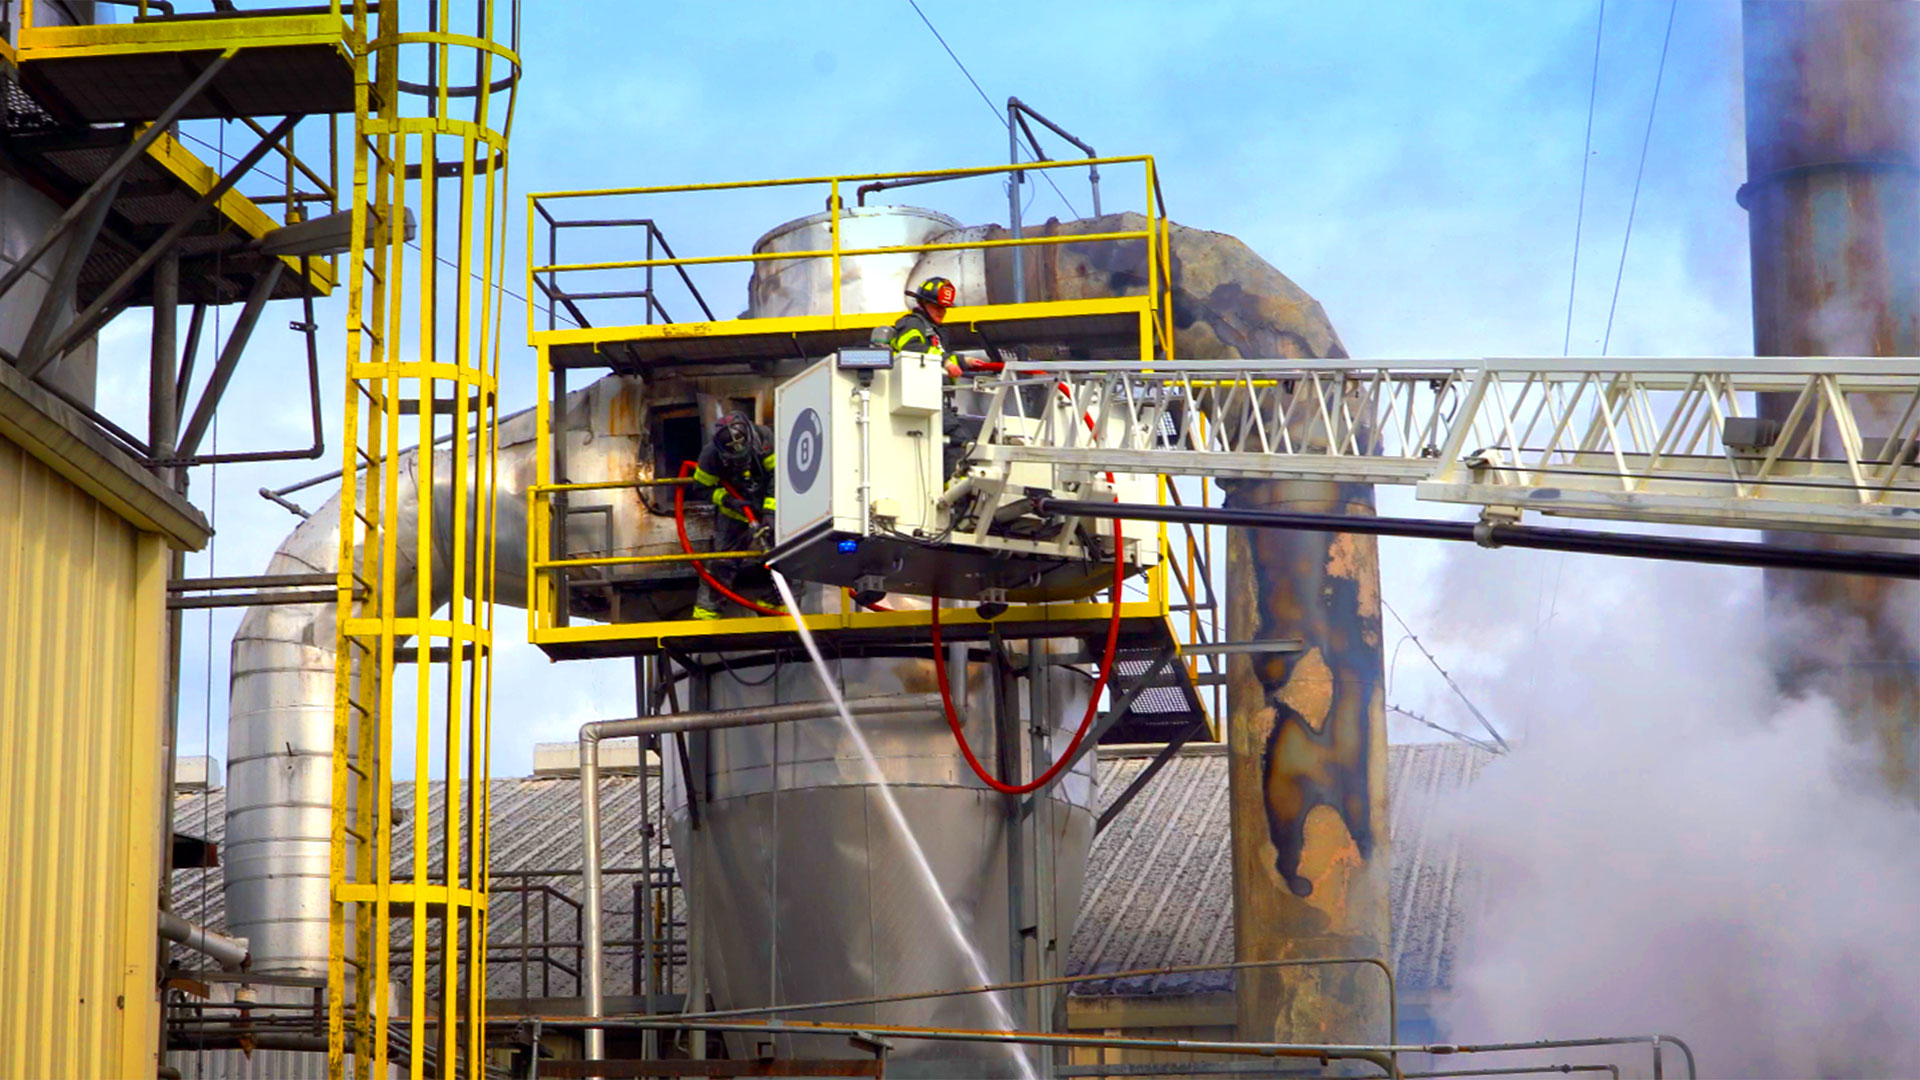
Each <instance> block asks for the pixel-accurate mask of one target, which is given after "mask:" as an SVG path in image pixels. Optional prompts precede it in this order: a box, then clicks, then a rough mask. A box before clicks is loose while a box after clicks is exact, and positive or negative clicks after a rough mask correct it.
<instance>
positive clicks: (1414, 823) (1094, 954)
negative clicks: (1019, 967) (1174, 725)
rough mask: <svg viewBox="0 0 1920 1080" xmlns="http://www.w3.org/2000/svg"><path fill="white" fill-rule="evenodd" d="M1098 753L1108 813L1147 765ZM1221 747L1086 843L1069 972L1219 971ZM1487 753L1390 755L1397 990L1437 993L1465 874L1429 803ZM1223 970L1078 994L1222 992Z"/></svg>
mask: <svg viewBox="0 0 1920 1080" xmlns="http://www.w3.org/2000/svg"><path fill="white" fill-rule="evenodd" d="M1156 749H1157V748H1147V749H1146V751H1145V752H1144V753H1141V754H1134V755H1128V754H1123V753H1115V752H1111V751H1110V750H1109V749H1108V748H1105V747H1103V748H1102V750H1101V755H1102V760H1101V762H1100V807H1101V809H1102V810H1105V809H1106V808H1107V806H1109V805H1110V804H1111V803H1112V800H1113V799H1114V798H1115V797H1116V796H1118V795H1119V793H1120V792H1121V791H1122V790H1124V789H1125V788H1126V786H1127V784H1128V783H1129V782H1131V781H1132V780H1133V778H1134V777H1136V776H1138V775H1139V774H1140V771H1141V770H1142V769H1144V768H1146V766H1147V765H1148V763H1149V762H1150V761H1151V760H1152V758H1153V754H1154V753H1155V750H1156ZM1225 750H1226V748H1225V747H1224V746H1221V745H1219V744H1210V745H1201V746H1193V747H1188V748H1185V749H1183V750H1182V751H1181V753H1180V754H1179V755H1178V756H1177V757H1175V758H1174V760H1172V761H1170V762H1168V763H1167V766H1166V768H1165V769H1163V770H1162V771H1161V773H1160V775H1159V776H1157V777H1155V778H1154V780H1153V782H1152V783H1151V784H1150V785H1148V787H1147V788H1146V789H1145V790H1143V791H1142V792H1141V793H1140V795H1139V796H1138V797H1137V798H1135V799H1134V800H1133V802H1131V803H1129V804H1128V805H1127V807H1126V808H1125V809H1124V810H1122V811H1121V813H1120V815H1119V816H1118V817H1116V818H1115V819H1114V820H1113V821H1112V822H1111V823H1110V824H1109V825H1108V826H1107V828H1106V830H1105V831H1103V832H1101V834H1100V835H1099V836H1097V837H1095V838H1094V842H1093V851H1092V853H1091V855H1090V857H1089V858H1088V860H1087V886H1086V892H1085V894H1084V896H1083V898H1082V899H1081V902H1080V921H1079V924H1078V926H1077V928H1076V929H1075V932H1074V936H1073V943H1072V945H1071V947H1070V948H1069V950H1068V953H1067V965H1068V966H1067V970H1068V971H1069V972H1071V973H1076V974H1080V973H1093V972H1100V971H1126V970H1131V969H1135V968H1150V967H1178V966H1183V965H1189V964H1217V963H1225V962H1227V961H1230V960H1232V959H1233V862H1232V852H1233V846H1232V840H1231V838H1230V836H1229V832H1228V829H1229V824H1228V804H1227V757H1226V753H1225ZM1487 760H1488V755H1487V754H1486V753H1484V752H1482V751H1480V750H1476V749H1474V748H1473V747H1470V746H1467V745H1465V744H1463V743H1433V744H1414V745H1407V746H1393V747H1389V748H1388V752H1387V797H1388V804H1389V807H1390V810H1389V824H1388V829H1389V844H1390V847H1391V857H1392V860H1393V866H1392V879H1391V885H1390V886H1389V887H1390V889H1391V899H1392V911H1393V916H1392V917H1393V928H1394V940H1393V965H1394V971H1395V973H1396V975H1397V976H1398V979H1399V983H1400V987H1401V988H1402V989H1403V990H1412V989H1431V988H1434V987H1442V986H1445V985H1447V979H1448V978H1449V977H1450V975H1451V964H1452V958H1453V945H1454V943H1455V941H1456V940H1457V938H1458V931H1459V929H1460V925H1461V917H1462V910H1461V902H1460V901H1461V898H1462V896H1463V889H1462V888H1461V885H1462V882H1463V878H1464V875H1465V869H1464V867H1463V866H1462V864H1461V860H1460V852H1459V847H1458V845H1457V844H1456V843H1455V842H1454V841H1453V840H1452V839H1451V838H1449V837H1446V836H1443V835H1441V834H1440V832H1439V831H1438V830H1437V829H1434V828H1432V827H1431V826H1432V824H1433V811H1434V805H1435V798H1434V797H1435V796H1436V795H1439V794H1443V793H1445V792H1449V791H1457V790H1459V789H1460V788H1463V787H1465V786H1466V785H1467V784H1469V783H1471V782H1472V781H1473V778H1474V777H1476V776H1478V775H1479V773H1480V769H1481V768H1482V767H1483V766H1484V765H1485V764H1486V761H1487ZM1232 988H1233V975H1232V973H1231V972H1224V971H1221V972H1204V973H1200V974H1195V975H1183V976H1166V977H1158V978H1151V979H1130V980H1123V981H1118V982H1105V983H1092V984H1087V985H1084V986H1081V987H1079V988H1077V990H1076V992H1077V993H1080V994H1087V995H1110V994H1111V995H1121V994H1126V995H1139V994H1147V995H1166V994H1193V993H1211V992H1219V991H1226V990H1231V989H1232Z"/></svg>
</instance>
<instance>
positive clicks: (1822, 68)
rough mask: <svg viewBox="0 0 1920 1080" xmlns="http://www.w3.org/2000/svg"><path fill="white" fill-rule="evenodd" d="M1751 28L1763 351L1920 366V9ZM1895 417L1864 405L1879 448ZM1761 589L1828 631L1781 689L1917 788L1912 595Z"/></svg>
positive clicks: (1816, 14) (1839, 6)
mask: <svg viewBox="0 0 1920 1080" xmlns="http://www.w3.org/2000/svg"><path fill="white" fill-rule="evenodd" d="M1743 30H1744V39H1745V40H1744V44H1745V75H1746V107H1747V183H1746V184H1745V185H1743V186H1742V187H1741V189H1740V194H1739V199H1740V204H1741V205H1742V206H1743V207H1745V208H1746V209H1747V211H1748V237H1749V243H1750V248H1751V252H1752V259H1753V338H1754V352H1755V353H1756V354H1757V355H1760V356H1847V355H1854V356H1859V355H1865V356H1913V355H1916V354H1920V241H1916V237H1920V5H1916V4H1912V3H1905V2H1897V0H1855V2H1851V3H1821V2H1798V0H1793V2H1789V0H1747V3H1746V4H1745V6H1744V9H1743ZM1768 397H1770V398H1776V399H1777V398H1778V397H1780V395H1768ZM1789 405H1790V401H1782V400H1765V401H1762V402H1761V409H1762V412H1763V413H1764V414H1766V415H1769V416H1772V417H1774V418H1775V419H1784V418H1785V415H1786V411H1787V408H1788V406H1789ZM1901 407H1902V404H1901V403H1899V402H1884V401H1877V400H1871V399H1856V400H1855V401H1854V408H1855V410H1856V412H1857V413H1858V414H1859V415H1860V417H1861V428H1862V435H1863V437H1864V438H1865V439H1866V441H1867V443H1868V446H1869V448H1870V450H1871V448H1872V445H1873V441H1874V437H1875V436H1876V435H1884V434H1885V431H1886V429H1887V428H1886V426H1882V427H1881V428H1880V430H1878V431H1876V430H1875V426H1874V422H1873V421H1874V418H1875V417H1876V415H1878V414H1880V413H1885V412H1889V411H1891V412H1893V414H1894V415H1897V410H1899V409H1900V408H1901ZM1890 418H1891V417H1882V418H1881V419H1882V421H1883V424H1884V421H1885V420H1887V419H1890ZM1783 437H1784V435H1783ZM1832 437H1833V436H1832V433H1831V432H1828V433H1827V434H1826V435H1825V436H1823V438H1825V439H1827V440H1829V441H1830V440H1831V439H1832ZM1826 453H1829V454H1834V455H1836V456H1837V449H1836V448H1833V447H1831V446H1829V448H1828V449H1827V450H1826ZM1783 539H1784V538H1783ZM1792 539H1793V541H1794V542H1812V543H1819V544H1823V545H1825V546H1830V547H1836V548H1846V547H1853V548H1863V547H1866V546H1868V545H1869V544H1870V543H1873V542H1870V541H1865V540H1861V539H1858V538H1845V537H1793V538H1792ZM1875 546H1880V545H1875ZM1766 580H1767V592H1768V599H1769V608H1770V610H1771V611H1772V612H1774V616H1775V621H1776V622H1782V623H1784V622H1785V618H1784V616H1785V615H1786V614H1787V613H1789V612H1795V611H1800V612H1810V613H1813V614H1814V615H1815V616H1816V619H1817V626H1816V628H1815V632H1812V633H1809V632H1807V630H1806V628H1801V629H1798V630H1789V631H1787V632H1785V633H1782V634H1780V635H1779V636H1781V637H1782V638H1788V637H1790V638H1791V640H1781V641H1780V642H1779V643H1778V644H1777V646H1776V648H1777V650H1778V654H1779V655H1778V656H1777V657H1776V664H1775V667H1776V670H1777V671H1778V672H1779V673H1780V675H1781V677H1782V679H1783V681H1784V682H1785V684H1786V688H1787V689H1788V690H1789V691H1790V692H1800V691H1812V690H1819V691H1822V692H1825V693H1827V694H1829V695H1831V696H1832V697H1833V698H1834V700H1835V701H1836V702H1837V703H1839V705H1840V708H1841V711H1842V713H1843V714H1844V715H1845V716H1846V717H1847V720H1848V722H1849V723H1850V724H1851V725H1852V730H1853V734H1854V735H1855V736H1856V737H1860V738H1866V739H1872V740H1873V741H1874V742H1875V743H1876V744H1877V746H1878V749H1879V751H1880V760H1881V763H1882V766H1883V770H1884V773H1885V775H1886V778H1887V780H1888V782H1889V783H1890V784H1891V785H1892V786H1893V787H1894V788H1895V789H1904V790H1907V791H1912V790H1913V789H1914V786H1915V766H1916V760H1915V752H1914V745H1913V740H1914V732H1915V727H1914V717H1916V716H1920V663H1916V656H1915V652H1914V648H1913V646H1912V644H1911V642H1910V637H1911V630H1910V629H1909V628H1908V626H1907V624H1909V623H1911V621H1912V620H1911V618H1910V614H1909V613H1911V612H1912V611H1914V610H1915V608H1914V607H1913V606H1912V605H1913V601H1914V596H1913V593H1912V587H1911V586H1909V585H1904V584H1898V583H1892V582H1883V581H1876V580H1873V579H1870V578H1863V577H1845V576H1839V575H1822V574H1805V573H1793V572H1769V573H1768V575H1767V579H1766Z"/></svg>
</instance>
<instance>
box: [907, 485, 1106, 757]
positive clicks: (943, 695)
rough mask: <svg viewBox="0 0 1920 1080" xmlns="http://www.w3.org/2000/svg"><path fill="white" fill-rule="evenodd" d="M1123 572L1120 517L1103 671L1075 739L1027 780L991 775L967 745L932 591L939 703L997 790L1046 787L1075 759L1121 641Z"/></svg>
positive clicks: (937, 603) (966, 747) (937, 599)
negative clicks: (956, 710)
mask: <svg viewBox="0 0 1920 1080" xmlns="http://www.w3.org/2000/svg"><path fill="white" fill-rule="evenodd" d="M1123 578H1124V575H1123V573H1122V570H1121V560H1120V521H1119V519H1117V518H1116V519H1114V522H1113V615H1112V616H1111V617H1110V618H1109V619H1108V620H1107V649H1106V653H1105V655H1103V656H1102V657H1101V658H1100V675H1099V677H1098V678H1096V679H1095V680H1094V683H1093V696H1092V697H1090V698H1088V699H1087V715H1085V716H1083V717H1081V718H1080V727H1079V728H1078V729H1076V730H1075V731H1074V733H1073V741H1072V742H1070V743H1068V744H1067V752H1066V753H1064V754H1061V755H1060V759H1059V760H1058V761H1055V762H1054V763H1053V766H1052V767H1051V768H1049V769H1048V770H1047V771H1046V772H1043V773H1041V774H1040V775H1039V776H1036V777H1034V778H1033V779H1032V780H1031V781H1029V782H1027V783H1025V784H1008V783H1004V782H1002V781H1000V780H997V779H995V778H994V777H992V776H990V775H988V773H987V770H986V769H985V768H984V767H983V766H982V765H981V764H980V759H979V758H977V757H975V756H973V747H971V746H969V745H967V733H966V732H965V731H963V730H961V728H960V718H959V717H958V716H956V715H955V714H954V711H953V695H952V692H951V691H949V690H948V689H947V658H946V651H945V650H944V649H942V648H941V647H940V594H939V593H938V592H936V593H934V594H933V626H932V628H933V675H934V680H935V681H936V682H938V683H939V684H940V704H941V706H942V707H943V708H944V709H945V710H946V713H947V726H948V727H949V728H952V729H953V739H954V741H955V742H957V743H959V744H960V753H961V754H962V755H963V756H965V757H966V759H967V765H968V766H969V767H971V768H972V769H973V775H975V776H977V777H979V778H980V780H981V782H982V783H984V784H986V785H987V786H988V787H990V788H992V789H993V790H995V791H998V792H1000V793H1002V794H1005V795H1025V794H1027V793H1028V792H1030V791H1037V790H1039V789H1040V788H1042V787H1045V786H1046V785H1047V784H1048V783H1049V782H1051V781H1052V780H1053V778H1054V777H1056V776H1058V775H1060V771H1061V770H1062V769H1065V768H1066V767H1067V766H1068V765H1070V764H1072V763H1073V754H1074V751H1076V750H1078V749H1080V740H1082V739H1084V738H1086V737H1087V731H1088V730H1089V729H1091V728H1092V727H1093V717H1094V714H1095V713H1097V712H1098V711H1099V709H1100V692H1101V691H1102V690H1105V689H1106V688H1107V676H1108V675H1109V674H1111V673H1112V672H1113V651H1114V646H1116V645H1118V644H1119V642H1120V584H1121V581H1122V580H1123Z"/></svg>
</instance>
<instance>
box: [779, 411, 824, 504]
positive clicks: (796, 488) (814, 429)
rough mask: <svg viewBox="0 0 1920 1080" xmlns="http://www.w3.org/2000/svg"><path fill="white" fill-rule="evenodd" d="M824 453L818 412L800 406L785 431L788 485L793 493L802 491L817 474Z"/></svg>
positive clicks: (803, 492)
mask: <svg viewBox="0 0 1920 1080" xmlns="http://www.w3.org/2000/svg"><path fill="white" fill-rule="evenodd" d="M824 456H826V444H825V442H824V441H823V437H822V435H821V432H820V414H819V413H817V412H814V411H813V410H812V409H802V410H800V415H799V417H798V418H796V419H795V420H794V422H793V427H792V428H791V429H789V431H788V433H787V453H786V460H787V486H788V487H791V488H792V489H793V493H794V494H796V495H804V494H806V493H807V490H808V489H809V488H811V487H813V481H814V478H815V477H817V476H819V475H820V459H821V458H822V457H824Z"/></svg>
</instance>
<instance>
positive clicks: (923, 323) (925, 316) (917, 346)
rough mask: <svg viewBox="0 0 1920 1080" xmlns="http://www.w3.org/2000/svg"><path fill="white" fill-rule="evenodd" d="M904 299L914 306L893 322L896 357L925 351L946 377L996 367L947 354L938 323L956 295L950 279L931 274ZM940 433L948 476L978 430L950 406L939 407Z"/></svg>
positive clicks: (891, 346) (974, 372) (891, 343)
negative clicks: (938, 362) (971, 427)
mask: <svg viewBox="0 0 1920 1080" xmlns="http://www.w3.org/2000/svg"><path fill="white" fill-rule="evenodd" d="M907 299H909V300H911V301H913V308H912V309H911V310H909V311H908V312H907V313H906V314H905V315H902V316H900V318H899V319H897V320H895V322H894V324H893V336H892V338H891V339H890V340H889V343H888V347H889V348H890V349H891V350H892V352H893V356H894V359H895V360H896V361H897V360H898V359H899V357H900V354H901V353H926V354H928V355H929V356H932V357H934V358H935V359H937V360H939V361H940V362H941V363H940V366H941V368H942V369H943V370H944V371H945V372H946V374H947V378H949V379H958V378H960V377H961V376H962V375H973V374H978V373H981V372H986V371H992V370H995V368H996V366H997V365H990V364H988V363H987V361H984V360H977V359H975V358H973V357H971V356H957V355H948V353H947V350H946V347H945V345H944V343H943V342H942V341H941V338H940V326H941V324H942V323H944V322H946V321H947V309H948V308H950V307H952V306H953V305H954V302H955V301H956V300H957V299H959V291H958V290H957V289H955V288H954V285H953V282H951V281H949V280H947V279H946V278H943V277H931V278H928V279H927V280H925V281H923V282H921V283H920V284H919V285H918V286H916V287H915V288H912V289H908V290H907ZM940 433H941V435H942V436H943V437H944V442H945V443H946V451H945V453H944V454H943V455H942V456H943V457H944V459H945V466H946V472H947V475H948V476H949V477H951V476H952V475H953V470H954V467H955V466H956V465H958V464H959V462H960V452H961V450H962V449H963V448H964V447H965V446H966V444H967V443H968V442H970V441H972V439H973V438H974V436H975V435H976V434H977V431H975V430H970V429H969V427H968V425H966V424H965V423H964V422H963V421H962V420H961V419H960V416H959V414H958V413H956V412H955V411H954V410H953V409H952V408H947V409H944V410H942V412H941V414H940Z"/></svg>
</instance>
